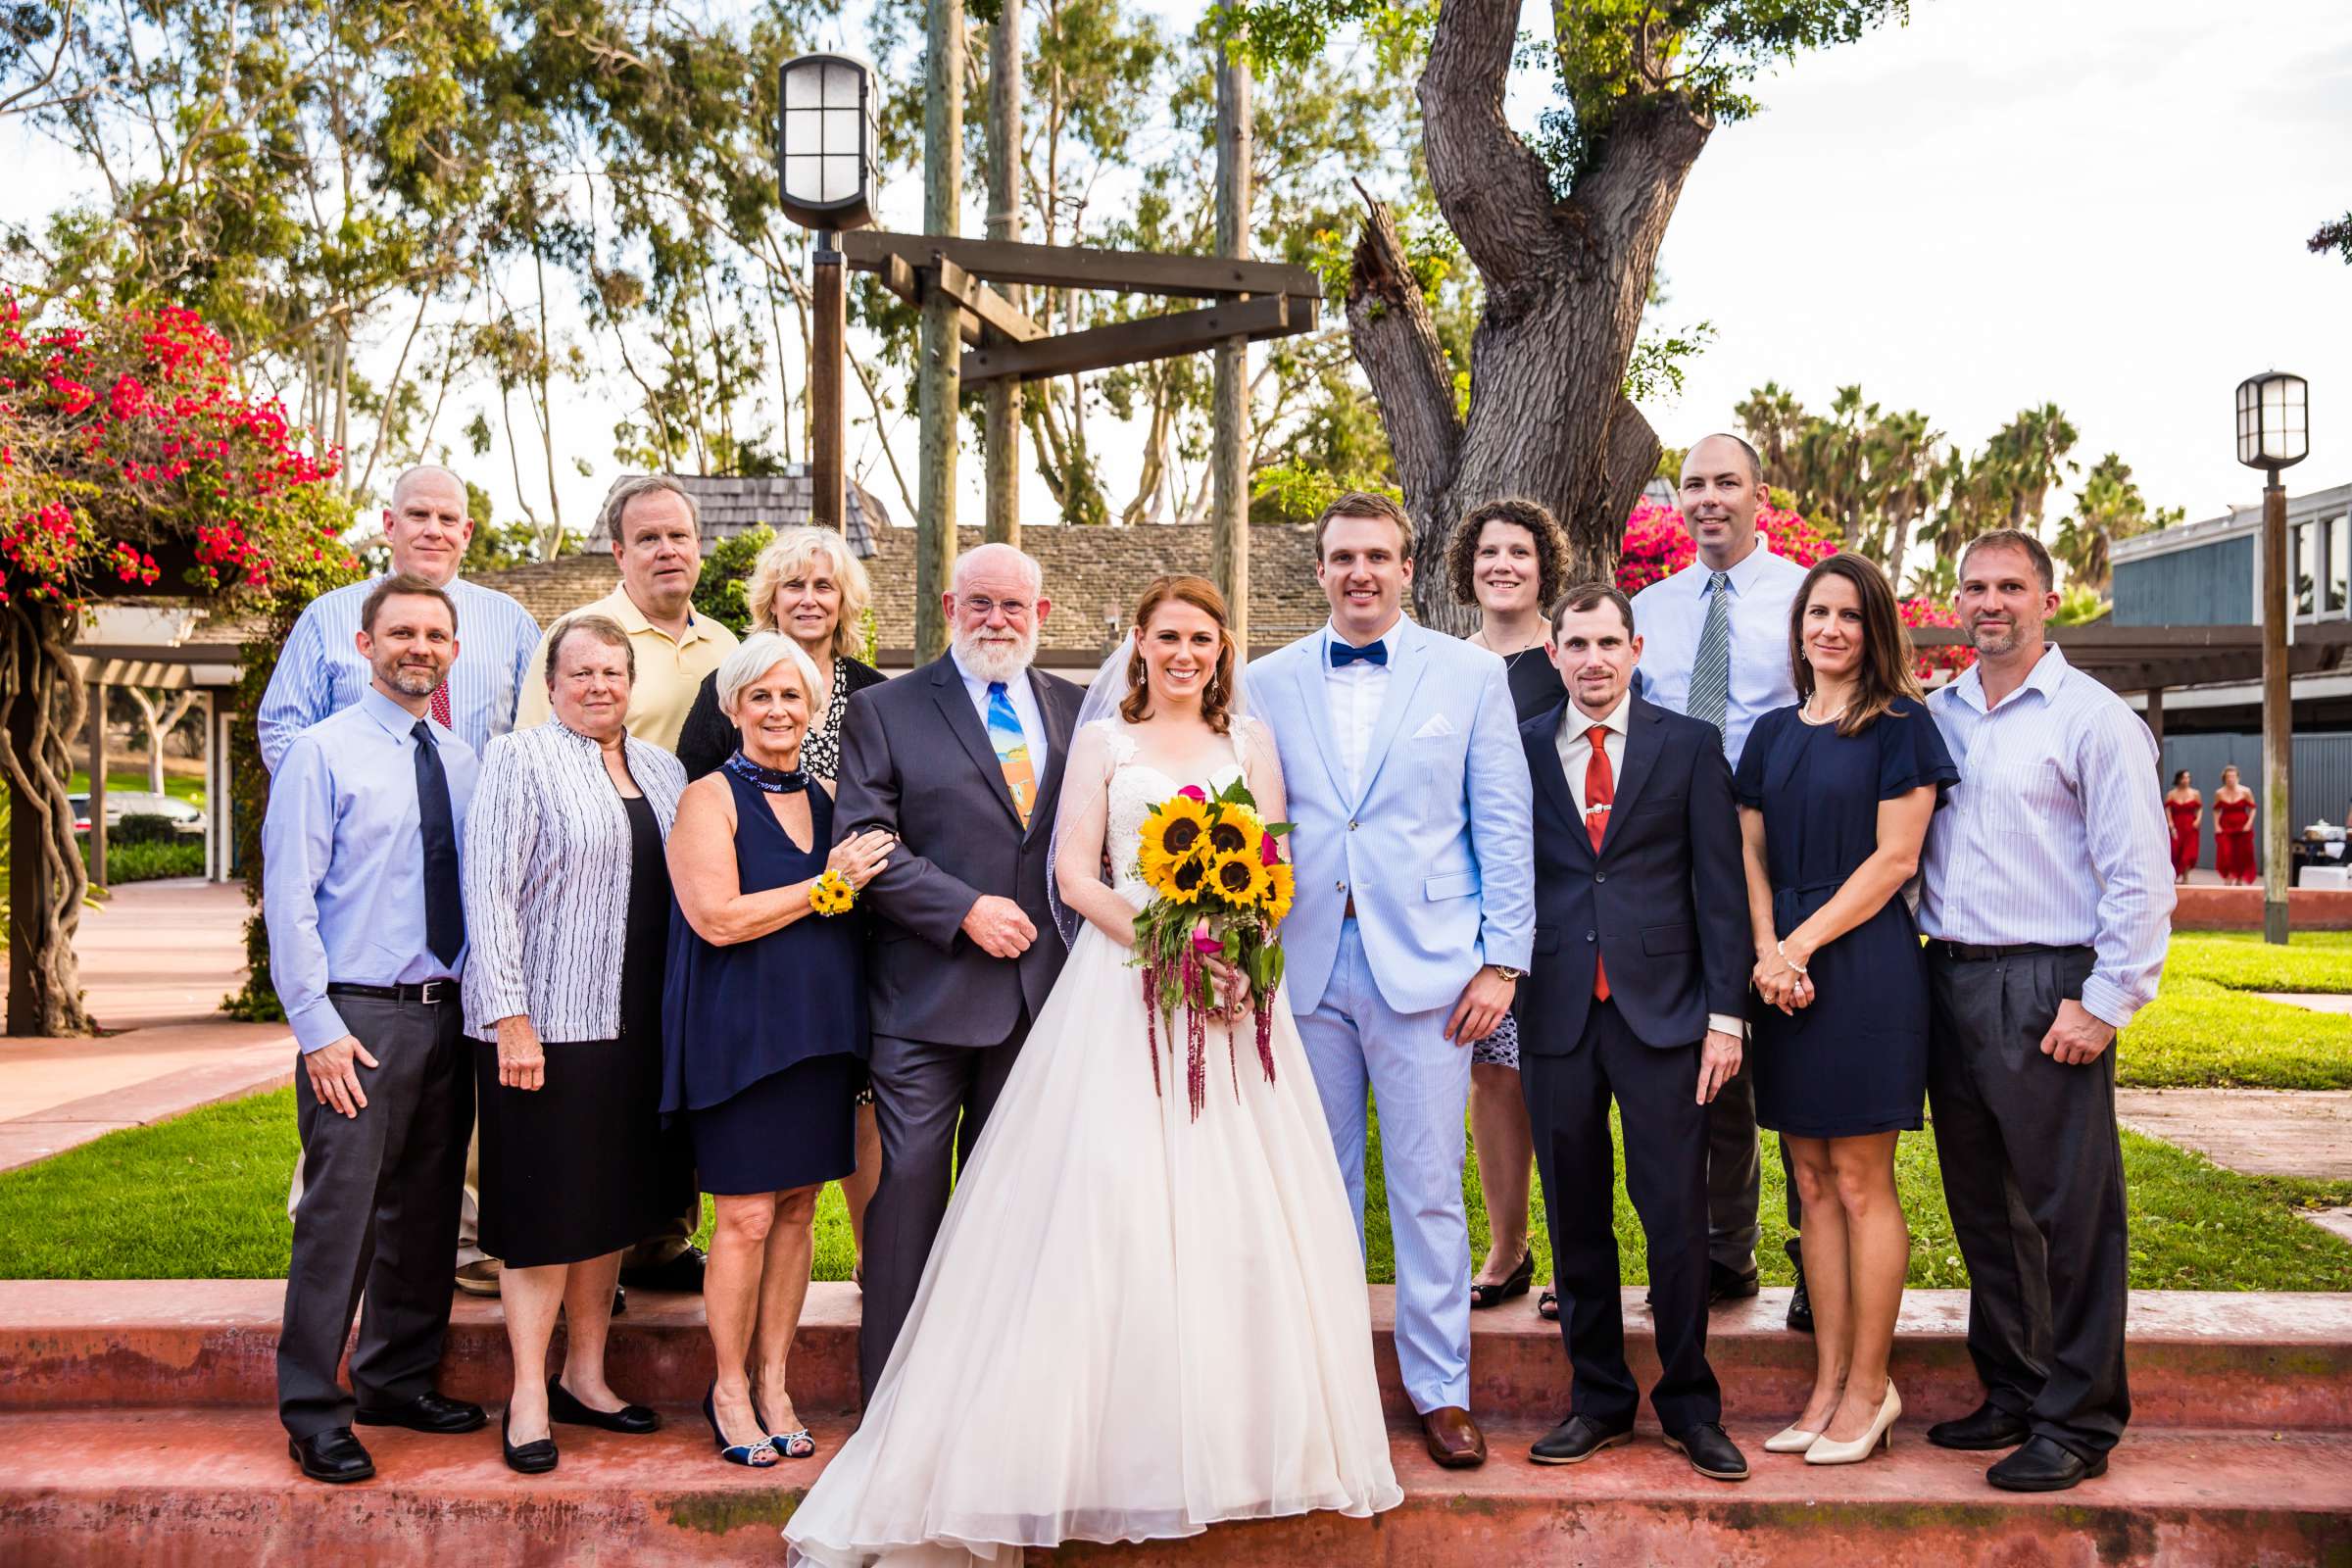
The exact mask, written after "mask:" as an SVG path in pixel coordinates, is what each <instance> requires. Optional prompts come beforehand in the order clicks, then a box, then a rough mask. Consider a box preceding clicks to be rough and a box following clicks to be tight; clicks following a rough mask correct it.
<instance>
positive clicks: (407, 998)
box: [326, 980, 458, 1007]
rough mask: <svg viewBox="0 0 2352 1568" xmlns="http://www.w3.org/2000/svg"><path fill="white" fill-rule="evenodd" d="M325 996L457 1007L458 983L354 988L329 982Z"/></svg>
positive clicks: (436, 981)
mask: <svg viewBox="0 0 2352 1568" xmlns="http://www.w3.org/2000/svg"><path fill="white" fill-rule="evenodd" d="M326 994H327V995H328V996H330V997H368V998H370V999H371V1000H373V1001H376V1002H421V1003H423V1004H424V1005H426V1006H428V1007H437V1006H440V1005H442V1004H443V1003H447V1004H449V1005H451V1006H455V1005H457V1001H458V983H457V982H456V981H455V980H427V981H425V982H424V983H423V984H422V985H413V986H355V985H346V984H344V983H343V982H342V981H339V980H336V981H329V982H328V983H327V987H326Z"/></svg>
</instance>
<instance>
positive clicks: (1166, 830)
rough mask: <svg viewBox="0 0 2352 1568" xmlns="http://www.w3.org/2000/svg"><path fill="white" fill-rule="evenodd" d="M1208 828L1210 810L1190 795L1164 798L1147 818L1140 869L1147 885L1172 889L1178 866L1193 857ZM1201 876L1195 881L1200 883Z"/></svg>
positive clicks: (1157, 890) (1165, 890)
mask: <svg viewBox="0 0 2352 1568" xmlns="http://www.w3.org/2000/svg"><path fill="white" fill-rule="evenodd" d="M1207 831H1208V811H1207V809H1205V808H1204V807H1202V806H1201V803H1200V802H1199V801H1196V800H1194V799H1192V798H1191V797H1190V796H1186V795H1177V796H1172V797H1170V798H1169V799H1168V800H1167V801H1166V802H1164V803H1163V804H1162V805H1161V806H1160V808H1159V809H1158V810H1156V811H1153V812H1152V814H1151V816H1149V817H1147V818H1146V819H1145V821H1144V848H1143V857H1142V863H1141V865H1140V867H1139V869H1140V870H1141V871H1142V873H1143V878H1144V882H1145V885H1146V886H1148V887H1150V888H1151V889H1152V891H1153V892H1154V893H1162V894H1164V893H1168V892H1170V891H1172V887H1173V882H1172V878H1173V875H1174V872H1175V868H1176V867H1177V866H1178V865H1181V864H1182V863H1183V862H1184V861H1186V860H1188V859H1190V858H1193V857H1194V855H1195V853H1196V852H1197V851H1198V850H1199V849H1200V848H1201V835H1202V834H1204V833H1205V832H1207ZM1199 880H1200V879H1199V878H1198V877H1196V878H1195V879H1194V885H1195V886H1198V885H1199Z"/></svg>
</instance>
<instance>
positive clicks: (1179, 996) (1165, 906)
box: [1128, 779, 1294, 1120]
mask: <svg viewBox="0 0 2352 1568" xmlns="http://www.w3.org/2000/svg"><path fill="white" fill-rule="evenodd" d="M1290 830H1291V824H1290V823H1288V822H1268V821H1266V820H1264V819H1263V818H1261V817H1260V816H1259V815H1258V813H1257V802H1256V801H1255V800H1254V799H1253V798H1252V797H1251V796H1250V789H1249V786H1248V785H1246V784H1244V783H1243V782H1242V781H1241V780H1239V779H1236V780H1235V781H1234V782H1233V783H1231V784H1228V785H1227V786H1226V787H1225V788H1224V789H1222V790H1219V791H1218V792H1217V793H1216V794H1215V795H1210V794H1209V793H1208V792H1207V791H1205V790H1202V789H1201V788H1199V787H1198V786H1189V787H1187V788H1185V789H1183V790H1180V791H1179V792H1177V793H1176V794H1175V795H1173V796H1171V797H1170V798H1169V799H1167V800H1165V801H1162V802H1161V803H1160V804H1159V805H1158V806H1157V807H1156V808H1155V809H1153V810H1152V815H1151V818H1150V819H1149V820H1148V821H1146V822H1145V824H1144V835H1143V851H1142V857H1141V863H1140V864H1139V865H1138V866H1137V868H1136V869H1137V871H1138V873H1139V874H1140V875H1141V876H1142V878H1143V881H1144V884H1145V886H1147V887H1149V888H1150V889H1151V890H1152V902H1151V903H1149V904H1147V905H1145V906H1144V907H1143V909H1142V911H1141V912H1140V913H1138V914H1137V915H1136V917H1135V953H1134V956H1132V957H1130V958H1129V959H1128V962H1129V963H1131V964H1134V965H1135V966H1136V967H1138V968H1140V969H1142V970H1143V971H1144V1009H1145V1012H1146V1014H1147V1022H1146V1025H1145V1029H1144V1034H1145V1037H1146V1040H1147V1041H1148V1043H1149V1044H1150V1046H1151V1049H1152V1088H1153V1089H1154V1090H1155V1091H1156V1090H1158V1089H1159V1085H1160V1078H1159V1034H1160V1031H1161V1029H1162V1028H1164V1029H1165V1030H1166V1032H1167V1036H1168V1050H1169V1053H1170V1054H1171V1055H1173V1054H1174V1052H1175V1049H1176V1012H1177V1010H1178V1008H1180V1007H1181V1008H1182V1009H1183V1011H1184V1016H1185V1027H1184V1035H1185V1047H1186V1050H1185V1057H1186V1060H1185V1069H1186V1070H1185V1083H1186V1089H1187V1091H1188V1095H1189V1098H1190V1100H1191V1102H1192V1112H1193V1116H1194V1119H1195V1120H1198V1119H1199V1118H1200V1115H1201V1107H1202V1105H1203V1104H1204V1103H1206V1101H1207V1094H1208V1080H1207V1053H1208V1022H1209V1019H1211V1018H1212V1017H1222V1016H1224V1011H1223V1008H1222V1007H1221V1006H1220V1005H1219V998H1218V997H1217V983H1216V973H1215V971H1214V970H1213V969H1211V968H1210V960H1212V959H1217V960H1221V961H1222V962H1223V963H1225V964H1226V965H1228V966H1230V968H1231V969H1232V970H1233V971H1234V972H1235V973H1236V974H1237V975H1239V976H1240V977H1241V978H1242V979H1243V980H1245V981H1247V982H1248V984H1249V987H1250V1010H1251V1012H1252V1013H1253V1014H1254V1021H1255V1023H1256V1034H1257V1059H1258V1065H1259V1066H1260V1067H1261V1068H1262V1069H1263V1070H1264V1072H1265V1075H1266V1081H1267V1082H1268V1083H1272V1082H1273V1081H1274V1047H1273V1027H1274V993H1275V988H1276V987H1277V986H1279V985H1281V983H1282V966H1283V953H1282V945H1281V943H1279V942H1278V941H1276V940H1275V936H1274V930H1275V927H1276V926H1278V925H1280V924H1281V923H1282V918H1283V916H1284V915H1286V914H1288V913H1290V912H1291V897H1292V893H1293V891H1294V889H1293V880H1292V871H1291V866H1290V862H1289V861H1287V860H1285V859H1284V858H1283V856H1282V845H1281V839H1282V836H1283V835H1284V834H1286V833H1288V832H1290ZM1226 1049H1227V1055H1228V1056H1229V1057H1230V1058H1231V1062H1230V1064H1231V1066H1232V1068H1233V1092H1234V1098H1235V1099H1236V1100H1237V1101H1238V1100H1239V1099H1240V1098H1241V1092H1242V1084H1241V1066H1240V1055H1239V1047H1238V1046H1237V1045H1236V1043H1235V1041H1234V1038H1233V1031H1232V1030H1230V1029H1228V1031H1227V1033H1226Z"/></svg>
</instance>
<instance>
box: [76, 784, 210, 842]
mask: <svg viewBox="0 0 2352 1568" xmlns="http://www.w3.org/2000/svg"><path fill="white" fill-rule="evenodd" d="M66 800H67V802H68V803H69V804H70V805H71V806H72V807H73V831H74V832H76V833H87V832H88V831H89V830H90V797H89V795H88V793H87V792H86V791H82V792H76V793H74V794H73V795H69V796H67V797H66ZM126 816H160V817H165V818H167V819H169V820H170V822H171V823H172V830H173V831H174V832H176V833H178V834H179V835H180V836H182V837H183V838H198V837H201V836H202V835H203V833H204V808H202V807H200V806H192V805H190V804H189V803H188V802H186V801H183V800H181V799H180V798H179V797H178V796H176V795H157V794H154V793H152V792H150V791H147V790H108V791H107V792H106V826H107V831H108V832H110V833H111V832H113V831H114V830H115V829H116V828H117V827H119V826H121V825H122V821H123V818H124V817H126Z"/></svg>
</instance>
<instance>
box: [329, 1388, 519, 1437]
mask: <svg viewBox="0 0 2352 1568" xmlns="http://www.w3.org/2000/svg"><path fill="white" fill-rule="evenodd" d="M352 1419H354V1420H356V1421H357V1422H359V1424H360V1425H362V1426H364V1427H407V1428H408V1429H409V1430H410V1431H411V1432H437V1433H440V1434H442V1435H444V1436H447V1435H450V1434H453V1433H459V1432H473V1431H478V1430H479V1429H480V1428H481V1426H482V1425H483V1423H484V1422H486V1421H488V1420H489V1419H490V1418H489V1417H488V1416H486V1415H484V1414H483V1413H482V1407H481V1406H480V1405H478V1404H469V1403H467V1402H466V1400H464V1399H445V1398H443V1397H441V1396H440V1395H438V1394H435V1393H434V1392H433V1391H432V1390H430V1389H427V1390H425V1392H424V1393H422V1394H419V1395H418V1396H417V1397H415V1398H414V1399H411V1400H410V1401H409V1402H408V1403H406V1404H392V1405H385V1406H382V1407H380V1408H377V1409H372V1410H371V1409H369V1408H368V1407H367V1406H366V1405H362V1406H361V1407H360V1408H359V1410H358V1411H357V1412H356V1413H355V1414H354V1415H353V1417H352Z"/></svg>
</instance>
